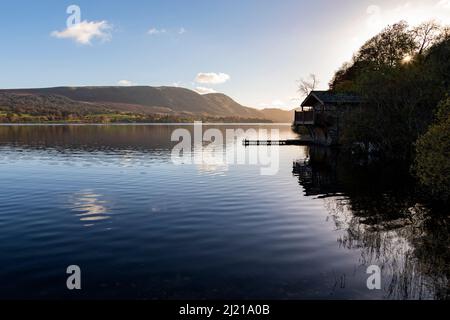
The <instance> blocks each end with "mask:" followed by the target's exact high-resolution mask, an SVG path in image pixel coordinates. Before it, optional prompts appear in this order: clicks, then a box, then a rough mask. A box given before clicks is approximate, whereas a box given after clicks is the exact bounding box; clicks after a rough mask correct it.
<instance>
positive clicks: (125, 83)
mask: <svg viewBox="0 0 450 320" xmlns="http://www.w3.org/2000/svg"><path fill="white" fill-rule="evenodd" d="M117 84H118V85H119V86H121V87H131V86H134V85H135V83H133V82H131V81H129V80H120V81H119V82H117Z"/></svg>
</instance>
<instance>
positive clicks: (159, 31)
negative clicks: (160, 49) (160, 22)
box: [147, 28, 167, 36]
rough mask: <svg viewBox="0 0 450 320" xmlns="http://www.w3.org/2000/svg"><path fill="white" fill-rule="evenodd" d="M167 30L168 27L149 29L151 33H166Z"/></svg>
mask: <svg viewBox="0 0 450 320" xmlns="http://www.w3.org/2000/svg"><path fill="white" fill-rule="evenodd" d="M166 32H167V30H166V29H158V28H151V29H150V30H148V32H147V33H148V34H149V35H152V36H153V35H157V34H161V33H166Z"/></svg>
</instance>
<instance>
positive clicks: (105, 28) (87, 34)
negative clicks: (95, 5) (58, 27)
mask: <svg viewBox="0 0 450 320" xmlns="http://www.w3.org/2000/svg"><path fill="white" fill-rule="evenodd" d="M111 29H112V26H111V25H110V24H109V23H108V22H107V21H82V22H80V23H77V24H74V25H73V26H71V27H68V28H66V29H65V30H63V31H53V32H52V33H51V35H52V36H53V37H55V38H58V39H72V40H74V41H75V42H77V43H80V44H83V45H88V44H91V41H92V39H94V38H98V39H100V40H102V41H108V40H110V39H111V33H110V30H111Z"/></svg>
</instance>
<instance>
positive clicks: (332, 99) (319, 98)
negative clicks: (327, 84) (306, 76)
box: [301, 91, 362, 107]
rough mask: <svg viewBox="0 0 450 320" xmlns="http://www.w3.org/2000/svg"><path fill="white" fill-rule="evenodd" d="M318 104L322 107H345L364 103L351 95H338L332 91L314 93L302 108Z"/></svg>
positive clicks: (359, 98) (304, 102) (307, 98)
mask: <svg viewBox="0 0 450 320" xmlns="http://www.w3.org/2000/svg"><path fill="white" fill-rule="evenodd" d="M317 102H318V103H320V104H322V105H345V104H358V103H361V102H362V99H361V97H359V96H357V95H354V94H349V93H336V92H332V91H312V92H311V93H310V94H309V95H308V97H306V99H305V101H303V103H302V105H301V106H302V107H311V106H314V105H316V104H317Z"/></svg>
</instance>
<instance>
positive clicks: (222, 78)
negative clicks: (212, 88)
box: [195, 72, 231, 84]
mask: <svg viewBox="0 0 450 320" xmlns="http://www.w3.org/2000/svg"><path fill="white" fill-rule="evenodd" d="M230 79H231V77H230V76H229V75H227V74H226V73H214V72H209V73H199V74H197V77H196V78H195V81H196V82H197V83H203V84H222V83H225V82H227V81H228V80H230Z"/></svg>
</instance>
